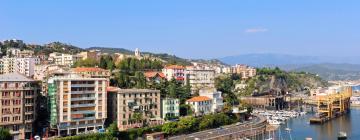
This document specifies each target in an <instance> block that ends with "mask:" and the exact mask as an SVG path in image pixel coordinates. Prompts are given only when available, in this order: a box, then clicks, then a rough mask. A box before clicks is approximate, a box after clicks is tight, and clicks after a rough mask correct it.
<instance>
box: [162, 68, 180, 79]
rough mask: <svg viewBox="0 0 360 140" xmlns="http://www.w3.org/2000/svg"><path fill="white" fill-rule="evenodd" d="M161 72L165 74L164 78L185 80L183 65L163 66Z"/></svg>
mask: <svg viewBox="0 0 360 140" xmlns="http://www.w3.org/2000/svg"><path fill="white" fill-rule="evenodd" d="M162 73H163V74H164V75H165V77H166V79H167V80H168V81H170V80H171V79H173V78H174V79H175V80H177V81H179V82H184V80H185V67H183V66H179V65H170V66H166V67H164V68H163V70H162Z"/></svg>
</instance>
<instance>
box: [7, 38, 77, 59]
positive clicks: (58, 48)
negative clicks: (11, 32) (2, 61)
mask: <svg viewBox="0 0 360 140" xmlns="http://www.w3.org/2000/svg"><path fill="white" fill-rule="evenodd" d="M0 48H1V53H2V56H4V55H6V51H7V50H8V49H9V48H17V49H20V50H32V51H34V53H35V55H37V54H45V55H48V54H50V53H52V52H60V53H69V54H76V53H79V52H81V51H83V50H84V49H81V48H78V47H76V46H73V45H70V44H65V43H61V42H52V43H49V44H45V45H34V44H26V43H22V42H16V41H13V40H8V41H4V42H3V43H0Z"/></svg>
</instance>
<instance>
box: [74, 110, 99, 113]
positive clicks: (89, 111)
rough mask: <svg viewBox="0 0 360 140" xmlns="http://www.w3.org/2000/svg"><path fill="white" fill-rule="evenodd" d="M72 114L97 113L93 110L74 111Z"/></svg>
mask: <svg viewBox="0 0 360 140" xmlns="http://www.w3.org/2000/svg"><path fill="white" fill-rule="evenodd" d="M71 114H95V111H93V110H84V111H72V112H71Z"/></svg>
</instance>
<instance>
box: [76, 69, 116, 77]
mask: <svg viewBox="0 0 360 140" xmlns="http://www.w3.org/2000/svg"><path fill="white" fill-rule="evenodd" d="M71 71H73V72H75V73H77V74H79V75H81V76H82V77H87V78H106V79H110V76H111V73H110V71H109V70H106V69H102V68H96V67H78V68H73V69H71Z"/></svg>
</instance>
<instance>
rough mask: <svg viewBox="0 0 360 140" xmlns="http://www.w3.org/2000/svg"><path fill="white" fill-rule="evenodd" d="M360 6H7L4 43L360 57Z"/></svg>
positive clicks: (190, 2) (279, 0) (147, 2)
mask: <svg viewBox="0 0 360 140" xmlns="http://www.w3.org/2000/svg"><path fill="white" fill-rule="evenodd" d="M359 27H360V1H358V0H353V1H350V0H346V1H343V0H297V1H295V0H262V1H258V0H233V1H232V0H216V1H215V0H214V1H212V0H177V1H176V0H162V1H160V0H143V1H140V0H128V1H126V0H116V1H115V0H114V1H110V0H106V1H97V2H95V0H91V1H90V0H61V1H56V2H55V1H49V0H47V1H45V0H36V1H30V0H2V1H1V4H0V40H4V39H12V38H17V39H22V40H24V41H26V42H28V43H38V44H44V43H48V42H52V41H61V42H65V43H70V44H73V45H76V46H79V47H82V48H87V47H92V46H104V47H121V48H127V49H132V50H133V49H135V48H140V50H144V51H150V52H167V53H170V54H176V55H178V56H181V57H190V58H218V57H223V56H229V55H237V54H246V53H268V52H271V53H274V52H275V53H283V54H297V55H316V56H317V55H322V56H323V55H328V56H331V55H339V56H346V55H353V56H356V55H359V52H360V29H359Z"/></svg>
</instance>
